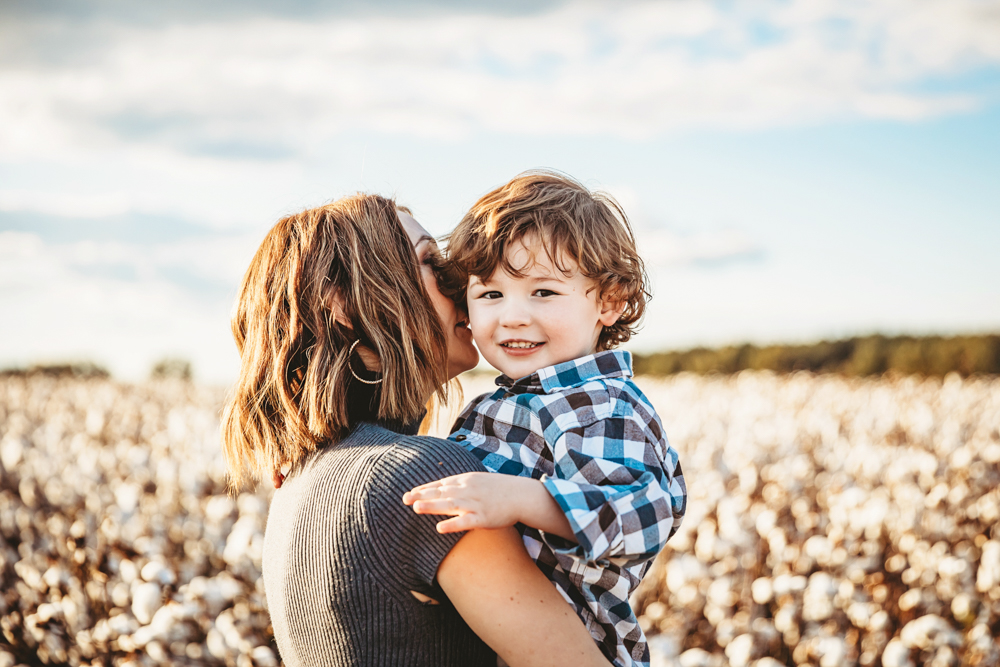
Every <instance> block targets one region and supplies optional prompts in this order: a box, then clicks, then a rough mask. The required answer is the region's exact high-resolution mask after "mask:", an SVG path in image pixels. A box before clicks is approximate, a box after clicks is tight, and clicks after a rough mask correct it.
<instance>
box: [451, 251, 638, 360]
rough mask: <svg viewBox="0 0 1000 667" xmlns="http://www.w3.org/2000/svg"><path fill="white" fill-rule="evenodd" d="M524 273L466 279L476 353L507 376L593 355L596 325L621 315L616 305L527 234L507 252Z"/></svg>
mask: <svg viewBox="0 0 1000 667" xmlns="http://www.w3.org/2000/svg"><path fill="white" fill-rule="evenodd" d="M507 257H508V259H509V260H510V264H511V266H514V267H516V268H518V269H519V270H520V271H521V272H522V273H524V274H525V275H524V277H522V278H518V277H516V276H512V275H510V274H508V273H507V272H506V271H504V270H503V269H498V270H497V271H496V272H495V273H494V274H493V275H492V276H490V277H488V278H480V277H479V276H472V277H471V278H470V279H469V295H468V299H469V319H470V326H471V328H472V337H473V338H474V339H475V341H476V345H477V346H478V347H479V352H480V353H481V354H482V355H483V357H485V358H486V360H487V361H488V362H490V364H491V365H492V366H493V367H494V368H496V369H498V370H499V371H500V372H502V373H503V374H505V375H507V376H508V377H511V378H515V379H516V378H521V377H524V376H525V375H530V374H532V373H534V372H535V371H537V370H539V369H541V368H545V367H546V366H552V365H554V364H558V363H562V362H564V361H570V360H571V359H576V358H578V357H583V356H586V355H588V354H593V353H594V352H595V351H596V349H597V339H598V336H600V333H601V329H602V328H603V327H605V326H610V325H612V324H614V323H615V322H616V321H617V320H618V318H619V317H620V316H621V312H622V311H621V307H620V305H619V304H617V303H613V302H608V301H602V300H600V297H599V295H598V290H597V285H596V283H595V282H594V281H593V280H591V279H590V278H587V277H586V276H584V275H582V274H580V273H579V271H577V267H576V264H575V263H574V262H572V261H569V260H567V261H566V262H563V264H564V265H565V266H566V268H569V269H572V271H571V273H570V274H569V275H566V274H563V273H562V272H561V271H559V269H558V268H556V267H555V266H554V265H553V263H552V261H551V260H550V259H549V257H548V256H547V255H546V253H545V251H544V250H543V249H542V248H541V247H540V245H539V244H538V243H537V242H535V239H533V238H531V237H529V238H526V239H524V240H523V242H518V243H515V244H514V245H512V246H511V247H510V248H508V250H507Z"/></svg>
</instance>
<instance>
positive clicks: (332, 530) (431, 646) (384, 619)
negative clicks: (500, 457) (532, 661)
mask: <svg viewBox="0 0 1000 667" xmlns="http://www.w3.org/2000/svg"><path fill="white" fill-rule="evenodd" d="M479 470H483V467H482V464H481V463H480V462H479V461H478V460H477V459H476V458H475V457H474V456H473V455H472V454H470V453H468V452H466V451H465V450H464V449H462V448H460V447H457V446H455V445H453V444H451V443H448V442H447V441H444V440H438V439H436V438H429V437H419V436H407V435H402V434H400V433H396V432H393V431H390V430H387V429H385V428H382V427H380V426H375V425H372V424H362V425H360V426H359V427H357V428H356V429H355V430H354V431H353V432H352V433H351V435H349V436H348V437H347V438H346V439H344V440H343V441H341V442H339V443H337V444H336V445H335V446H330V447H325V448H323V449H321V450H319V451H318V452H316V453H315V454H313V455H311V456H310V457H309V458H308V459H307V460H306V461H305V462H304V463H303V464H302V465H300V466H298V467H297V468H296V469H295V470H293V471H292V472H291V473H290V474H289V476H288V478H287V479H286V480H285V482H284V484H283V486H282V487H281V489H279V490H278V491H276V492H275V494H274V499H273V500H272V502H271V508H270V512H269V514H268V518H267V530H266V533H265V536H264V555H263V570H264V586H265V590H266V594H267V604H268V608H269V610H270V614H271V625H272V626H273V628H274V636H275V639H276V640H277V643H278V650H279V651H280V653H281V658H282V660H283V661H284V663H285V665H287V666H288V667H298V666H300V665H302V666H309V667H313V666H319V665H337V666H342V665H357V666H359V667H360V666H362V665H363V666H365V667H375V666H379V667H381V666H385V667H403V666H407V667H411V666H412V667H416V666H418V665H421V666H422V665H427V666H428V667H429V666H432V665H433V666H434V667H447V666H449V665H454V666H456V667H458V666H461V667H466V666H468V665H490V666H491V667H493V666H494V665H496V657H495V655H494V654H493V653H492V651H490V649H489V648H488V647H487V646H486V645H485V644H483V642H482V641H481V640H480V639H479V638H478V637H477V636H476V635H475V634H474V633H473V632H472V631H471V630H470V629H469V627H468V626H467V625H466V624H465V622H464V621H463V620H462V618H461V617H460V616H459V615H458V613H457V612H456V611H455V608H454V607H453V606H452V605H450V604H448V602H447V598H446V597H445V595H444V592H443V591H442V590H441V589H440V587H439V586H438V585H437V581H436V579H435V575H436V572H437V568H438V565H439V564H440V563H441V561H442V560H443V559H444V557H445V556H446V555H447V554H448V551H449V550H450V549H451V548H452V547H453V546H454V545H455V543H456V542H457V541H458V540H459V538H460V537H461V534H459V535H454V534H452V535H440V534H438V533H437V531H436V530H435V525H436V524H437V522H438V521H439V520H441V517H438V516H430V515H423V516H421V515H418V514H415V513H414V512H413V510H411V509H410V508H409V507H406V506H404V505H403V504H402V496H403V493H405V492H406V491H409V490H410V489H411V488H413V487H414V486H418V485H420V484H425V483H427V482H430V481H434V480H436V479H440V478H442V477H446V476H448V475H455V474H459V473H463V472H473V471H479ZM411 590H415V591H418V592H420V593H423V594H425V595H428V596H430V597H433V598H435V599H437V600H441V601H442V604H440V605H426V604H423V603H421V602H419V601H417V600H416V598H414V597H413V595H411V594H410V591H411Z"/></svg>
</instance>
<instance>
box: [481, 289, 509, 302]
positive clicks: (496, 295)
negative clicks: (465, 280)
mask: <svg viewBox="0 0 1000 667" xmlns="http://www.w3.org/2000/svg"><path fill="white" fill-rule="evenodd" d="M477 298H479V299H488V300H490V301H492V300H493V299H502V298H503V293H502V292H498V291H497V290H490V291H489V292H483V293H482V294H480V295H479V296H478V297H477Z"/></svg>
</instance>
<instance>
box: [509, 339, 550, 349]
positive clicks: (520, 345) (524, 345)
mask: <svg viewBox="0 0 1000 667" xmlns="http://www.w3.org/2000/svg"><path fill="white" fill-rule="evenodd" d="M539 345H542V343H532V342H531V341H527V340H508V341H504V342H503V343H500V347H508V348H511V349H514V350H530V349H532V348H536V347H538V346H539Z"/></svg>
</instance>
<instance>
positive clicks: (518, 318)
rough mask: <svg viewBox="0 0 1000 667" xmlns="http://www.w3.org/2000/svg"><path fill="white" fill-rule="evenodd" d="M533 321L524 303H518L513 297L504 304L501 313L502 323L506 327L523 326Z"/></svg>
mask: <svg viewBox="0 0 1000 667" xmlns="http://www.w3.org/2000/svg"><path fill="white" fill-rule="evenodd" d="M530 322H531V315H530V313H529V312H528V309H527V308H525V307H524V304H520V303H517V302H516V301H515V300H513V299H511V300H510V301H508V302H507V303H506V304H504V308H503V311H502V312H501V313H500V325H501V326H504V327H521V326H525V325H527V324H529V323H530Z"/></svg>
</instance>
